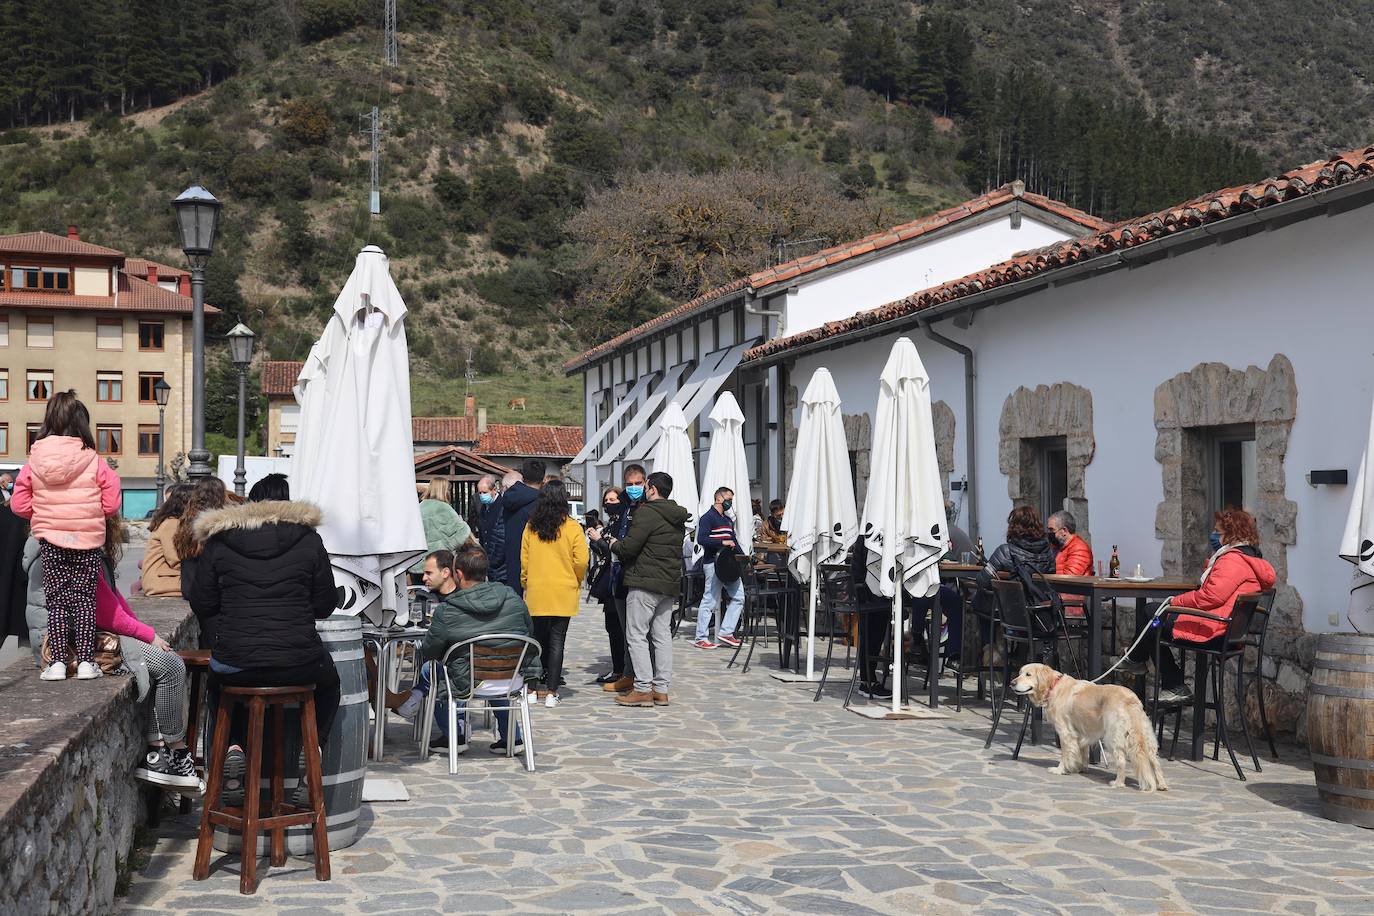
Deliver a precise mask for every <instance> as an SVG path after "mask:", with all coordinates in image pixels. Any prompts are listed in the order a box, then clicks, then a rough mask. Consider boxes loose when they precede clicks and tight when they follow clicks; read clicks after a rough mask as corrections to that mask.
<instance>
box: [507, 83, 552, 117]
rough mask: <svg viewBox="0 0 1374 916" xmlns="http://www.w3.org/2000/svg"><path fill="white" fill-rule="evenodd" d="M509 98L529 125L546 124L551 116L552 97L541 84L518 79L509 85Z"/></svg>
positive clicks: (547, 89)
mask: <svg viewBox="0 0 1374 916" xmlns="http://www.w3.org/2000/svg"><path fill="white" fill-rule="evenodd" d="M510 98H511V102H513V103H514V104H515V107H516V108H517V109H519V110H520V113H521V114H522V115H524V116H525V120H526V121H528V122H529V123H531V124H540V125H542V124H547V123H548V122H549V117H550V116H551V115H552V114H553V108H554V96H553V93H552V92H551V91H549V88H548V87H547V86H545V85H544V84H543V83H537V82H535V81H534V80H532V79H518V80H516V81H515V82H513V83H512V84H511V87H510Z"/></svg>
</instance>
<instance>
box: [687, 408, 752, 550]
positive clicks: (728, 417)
mask: <svg viewBox="0 0 1374 916" xmlns="http://www.w3.org/2000/svg"><path fill="white" fill-rule="evenodd" d="M721 487H729V488H730V490H731V491H733V492H734V494H735V505H734V507H733V508H731V510H730V511H729V512H728V513H726V514H727V515H729V516H730V517H731V518H732V519H733V520H734V522H735V544H736V548H737V549H738V550H739V552H740V553H742V554H745V555H746V556H747V555H748V554H750V553H753V550H754V520H753V518H751V517H750V515H751V513H752V508H751V507H752V491H751V489H750V487H749V462H748V461H747V460H746V459H745V457H744V413H743V412H742V411H741V410H740V409H739V402H737V401H736V400H735V396H734V395H733V394H731V393H730V392H728V391H727V392H725V393H724V394H722V395H721V396H720V397H719V398H717V399H716V406H715V407H714V408H712V409H711V450H710V451H709V452H707V453H706V470H705V471H704V472H702V475H701V496H700V499H699V500H698V504H697V518H701V517H702V516H703V515H705V514H706V512H707V511H708V510H709V509H710V508H711V507H712V506H713V505H714V504H715V498H716V496H715V494H716V490H718V489H720V488H721ZM741 514H743V517H744V521H742V522H741V521H740V516H741Z"/></svg>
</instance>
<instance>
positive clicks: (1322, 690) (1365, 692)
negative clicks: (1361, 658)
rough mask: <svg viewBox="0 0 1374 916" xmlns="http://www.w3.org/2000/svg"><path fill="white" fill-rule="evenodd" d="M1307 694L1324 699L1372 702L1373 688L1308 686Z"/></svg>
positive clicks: (1373, 696) (1373, 698)
mask: <svg viewBox="0 0 1374 916" xmlns="http://www.w3.org/2000/svg"><path fill="white" fill-rule="evenodd" d="M1307 692H1308V693H1315V694H1318V695H1320V696H1324V697H1345V698H1346V699H1350V700H1374V687H1328V686H1326V685H1325V684H1308V685H1307Z"/></svg>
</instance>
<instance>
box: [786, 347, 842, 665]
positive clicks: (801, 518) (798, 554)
mask: <svg viewBox="0 0 1374 916" xmlns="http://www.w3.org/2000/svg"><path fill="white" fill-rule="evenodd" d="M791 472H792V479H791V481H790V482H789V484H788V486H787V510H786V511H787V546H788V551H789V557H788V566H790V567H791V569H792V574H793V575H794V576H796V577H797V579H798V581H801V582H810V583H811V598H810V608H809V612H808V617H807V620H808V626H807V639H806V679H807V680H811V679H812V678H813V677H814V676H815V661H816V651H815V649H816V645H815V640H816V600H817V590H818V582H819V579H820V576H818V575H814V572H815V569H816V567H818V566H819V565H820V564H822V563H829V562H834V561H837V560H840V559H843V558H844V554H845V551H847V550H849V548H850V547H851V546H852V545H853V544H854V540H855V539H856V538H857V537H858V534H859V511H858V508H857V507H856V506H855V503H854V478H853V475H852V474H851V472H850V466H849V446H848V443H847V442H846V441H845V437H844V418H843V417H842V416H841V415H840V394H839V392H838V391H836V390H835V382H834V380H833V379H832V378H831V377H830V370H828V369H824V368H822V369H817V370H816V372H815V374H814V375H812V376H811V381H810V382H809V383H808V384H807V386H806V392H805V393H804V394H803V395H802V400H801V426H800V427H799V428H798V430H797V448H796V452H795V453H794V454H793V458H792V468H791Z"/></svg>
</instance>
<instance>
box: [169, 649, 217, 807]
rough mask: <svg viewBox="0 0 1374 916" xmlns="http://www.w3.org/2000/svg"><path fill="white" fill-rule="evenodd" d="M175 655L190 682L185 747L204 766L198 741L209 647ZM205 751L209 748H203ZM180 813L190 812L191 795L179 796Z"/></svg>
mask: <svg viewBox="0 0 1374 916" xmlns="http://www.w3.org/2000/svg"><path fill="white" fill-rule="evenodd" d="M177 655H179V656H181V660H182V661H183V662H184V663H185V664H186V674H187V675H188V679H189V680H190V684H191V705H190V707H189V708H188V711H187V715H186V747H187V749H188V750H190V752H191V761H192V762H193V763H194V764H195V765H196V766H198V767H201V768H204V766H205V754H203V753H201V751H200V749H199V748H198V746H197V745H198V743H199V741H200V718H201V715H202V713H203V710H204V705H205V679H206V678H207V677H208V676H209V674H210V650H209V649H182V650H181V651H180V652H178V653H177ZM205 750H206V751H209V750H210V749H209V748H208V747H207V748H205ZM180 812H181V813H182V814H189V813H190V812H191V797H190V796H189V795H183V796H181V808H180Z"/></svg>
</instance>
